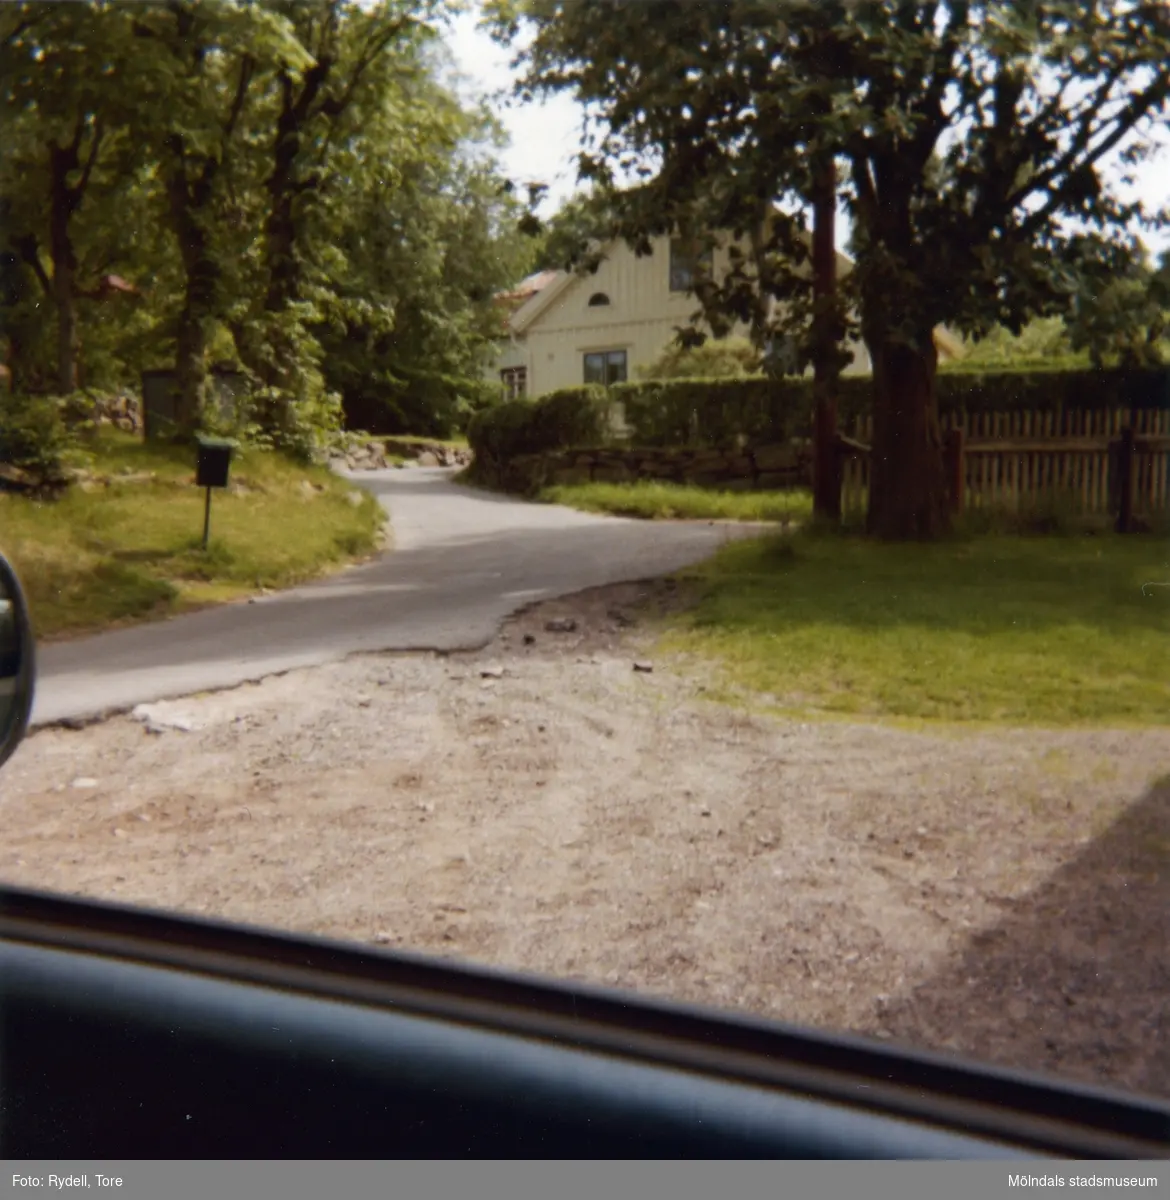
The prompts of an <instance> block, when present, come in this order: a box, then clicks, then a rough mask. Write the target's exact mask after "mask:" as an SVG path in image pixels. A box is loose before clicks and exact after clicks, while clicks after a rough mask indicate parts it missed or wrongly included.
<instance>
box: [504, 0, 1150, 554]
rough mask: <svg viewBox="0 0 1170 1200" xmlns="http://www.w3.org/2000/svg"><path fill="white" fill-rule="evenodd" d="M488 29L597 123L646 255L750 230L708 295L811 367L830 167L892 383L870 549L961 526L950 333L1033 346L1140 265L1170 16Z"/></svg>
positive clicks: (949, 15)
mask: <svg viewBox="0 0 1170 1200" xmlns="http://www.w3.org/2000/svg"><path fill="white" fill-rule="evenodd" d="M493 19H494V23H495V24H494V27H495V29H496V30H497V33H498V34H499V35H500V36H502V37H504V38H511V37H513V36H515V35H516V34H517V33H518V32H520V31H521V30H525V31H526V33H527V35H530V36H528V38H527V41H526V43H525V45H524V49H523V51H522V53H521V54H520V56H519V58H520V61H521V62H523V63H524V64H525V67H526V70H525V76H524V80H523V84H522V87H523V88H524V89H526V90H527V91H528V92H529V93H539V92H542V91H543V92H548V91H558V90H565V91H569V92H571V93H573V94H575V95H576V96H577V97H578V98H579V99H580V100H582V101H583V102H585V104H586V105H587V106H588V111H589V113H590V129H591V136H590V138H589V139H588V140H587V142H586V146H585V152H584V153H583V155H582V170H583V172H584V173H585V174H586V175H587V176H588V177H590V178H592V179H594V180H595V181H597V182H598V183H599V184H600V185H602V186H603V187H606V188H607V189H609V191H610V193H611V198H612V200H613V203H614V204H615V205H617V206H618V207H619V208H620V211H621V214H622V221H623V225H624V232H625V233H626V234H627V236H628V237H629V238H630V239H631V241H632V242H633V243H634V244H635V245H636V246H642V247H643V248H646V246H647V245H648V236H649V235H650V234H652V233H660V232H664V231H666V230H668V229H675V228H680V227H683V226H686V225H690V226H691V227H693V228H694V229H696V230H701V229H704V228H706V229H723V230H731V231H733V232H736V233H739V234H742V235H743V236H744V238H745V239H746V241H747V243H748V244H749V246H750V253H748V254H746V255H744V256H743V257H742V259H741V260H740V261H737V262H735V263H733V269H732V271H731V274H730V276H729V277H728V278H727V279H725V280H710V281H706V282H705V284H701V286H700V287H699V288H698V294H699V299H700V301H701V304H702V312H703V315H704V316H706V317H707V319H708V321H709V322H710V323H712V324H716V323H717V321H718V320H720V319H722V320H723V321H725V322H726V321H727V320H729V319H733V318H739V319H747V320H748V321H749V324H750V326H751V328H752V329H753V333H754V335H755V336H756V337H757V339H759V340H762V341H764V340H768V339H770V338H772V337H774V336H776V335H777V334H778V333H795V334H796V335H797V336H798V339H799V341H800V343H801V344H802V345H803V346H804V347H805V350H806V356H807V357H809V358H811V357H813V355H814V353H815V352H816V351H817V349H818V343H817V339H815V338H813V337H812V336H811V332H810V331H811V330H812V329H813V327H814V322H813V319H812V318H813V315H814V313H816V311H817V307H816V300H817V297H815V296H814V295H813V293H812V286H811V278H810V274H809V272H808V271H807V269H803V263H804V261H805V255H806V254H807V251H806V250H805V249H803V247H804V246H806V245H807V242H806V239H805V238H804V236H803V228H804V213H805V211H806V209H807V205H808V201H809V198H810V196H811V195H812V194H813V192H814V190H815V175H814V172H815V171H816V170H817V169H818V168H820V169H821V170H824V164H825V163H826V162H828V161H831V162H832V163H833V164H835V165H836V167H837V169H838V171H839V172H840V178H841V184H842V195H843V198H844V200H845V202H846V204H847V205H848V207H849V210H850V213H851V216H852V220H853V224H854V231H853V232H854V238H853V244H854V247H855V254H856V264H855V267H854V270H853V271H852V272H851V274H850V276H849V277H848V279H847V280H846V281H843V288H842V291H843V293H844V294H843V296H842V301H843V302H844V301H845V300H847V301H848V302H849V303H850V304H851V305H852V311H854V312H855V313H856V315H857V319H858V321H859V325H860V331H861V334H862V336H863V338H864V340H865V342H866V345H867V347H868V349H869V352H870V355H871V358H872V361H873V367H874V436H873V446H872V458H871V487H870V507H869V528H870V530H871V532H872V533H874V534H876V535H879V536H883V537H890V538H906V537H933V536H937V535H938V534H940V533H942V532H943V531H944V530H945V529H946V526H947V504H946V494H945V482H944V476H943V469H942V456H941V438H940V432H939V422H938V413H937V403H936V399H935V372H936V367H937V358H936V353H935V349H934V340H933V330H934V328H935V326H936V325H938V324H939V323H947V324H949V325H951V326H954V327H956V328H958V329H960V330H962V331H964V332H972V333H980V332H982V331H984V330H986V329H988V328H990V327H991V326H992V325H994V324H995V323H999V324H1002V325H1005V326H1007V327H1008V328H1011V329H1019V328H1020V327H1021V326H1022V324H1023V323H1024V322H1025V321H1026V320H1027V319H1028V318H1029V317H1031V316H1034V315H1037V314H1039V315H1045V314H1050V313H1054V312H1060V311H1067V310H1068V309H1069V308H1070V306H1071V304H1072V303H1073V299H1074V297H1075V296H1076V295H1077V294H1078V293H1079V292H1080V290H1081V283H1082V280H1083V278H1084V274H1085V271H1086V270H1088V269H1091V268H1092V267H1093V266H1094V265H1095V264H1100V263H1101V262H1102V261H1109V262H1113V263H1115V264H1116V263H1124V262H1128V261H1132V260H1133V259H1134V258H1135V257H1136V255H1137V253H1138V248H1137V243H1136V240H1135V236H1134V234H1135V231H1136V228H1137V223H1138V222H1139V220H1140V219H1141V218H1142V216H1143V213H1142V211H1141V208H1140V206H1139V205H1137V204H1131V203H1127V202H1125V201H1123V200H1122V199H1121V198H1120V197H1119V195H1118V194H1117V192H1116V191H1115V190H1113V189H1112V188H1111V187H1110V184H1109V182H1108V180H1107V177H1106V169H1107V167H1108V166H1109V165H1110V164H1111V163H1115V162H1120V163H1121V164H1122V165H1125V164H1129V165H1133V164H1134V163H1136V162H1137V161H1138V160H1140V158H1141V157H1142V155H1143V153H1145V151H1146V148H1147V147H1148V144H1149V141H1148V134H1149V130H1150V126H1151V124H1152V123H1153V122H1155V121H1159V120H1162V119H1164V117H1165V114H1166V112H1167V101H1168V97H1170V73H1168V72H1167V71H1166V69H1165V63H1166V62H1167V61H1170V8H1168V7H1167V5H1166V4H1165V3H1164V0H1025V2H1023V3H1021V2H1019V0H1014V2H1011V3H1008V2H1004V0H934V2H932V3H909V2H904V0H824V2H821V0H818V2H817V3H816V4H810V3H804V2H801V0H792V2H790V3H782V2H778V0H727V2H726V3H722V4H720V5H699V4H691V3H686V2H679V0H595V2H592V3H589V4H581V3H577V2H575V0H563V2H562V0H519V2H518V3H510V2H508V0H504V2H503V3H500V4H498V5H496V6H495V8H494V18H493ZM639 172H641V175H642V178H641V181H640V182H636V183H634V184H631V183H630V179H631V173H633V174H634V177H635V179H636V178H637V173H639ZM772 300H777V301H780V303H779V304H778V305H775V306H772V305H770V301H772ZM822 307H823V306H822ZM822 327H823V326H822Z"/></svg>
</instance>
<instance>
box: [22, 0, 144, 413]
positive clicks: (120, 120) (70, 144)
mask: <svg viewBox="0 0 1170 1200" xmlns="http://www.w3.org/2000/svg"><path fill="white" fill-rule="evenodd" d="M132 50H133V33H132V20H131V14H130V12H129V11H128V10H127V9H126V8H124V7H118V6H116V5H111V4H105V3H95V4H90V5H83V4H53V5H45V4H13V5H7V6H5V8H4V10H3V11H2V12H0V79H2V80H3V86H2V91H0V129H2V130H3V140H4V157H3V161H2V163H0V194H3V196H4V199H5V217H4V227H5V228H4V234H5V238H6V241H7V244H8V247H9V248H10V251H11V252H12V253H13V254H14V255H15V257H16V258H18V259H19V260H20V261H21V262H22V263H23V264H24V266H25V268H26V269H27V270H28V271H30V272H31V274H32V276H33V277H34V278H35V279H36V281H37V283H38V285H39V287H40V290H41V293H42V299H43V300H44V301H46V302H47V303H48V304H49V305H50V306H51V307H52V310H53V311H54V313H55V316H56V326H57V328H56V386H57V390H58V391H60V392H61V393H68V392H71V391H73V390H74V389H75V388H76V387H77V385H78V359H79V350H80V336H79V311H78V310H79V304H80V302H81V301H82V299H83V298H84V297H85V295H86V294H87V293H92V291H93V287H94V282H95V281H94V280H93V279H92V278H90V279H86V278H85V277H84V269H83V264H82V262H81V258H80V252H79V248H78V224H79V218H80V217H81V216H82V215H83V214H82V213H81V210H82V208H83V206H86V205H88V207H89V208H90V209H92V208H93V206H94V205H95V204H98V205H100V204H102V203H103V202H104V203H109V202H110V200H111V199H112V197H113V196H114V195H115V194H116V192H117V191H118V189H119V187H120V176H121V175H122V174H124V173H125V172H126V171H127V170H131V169H132V167H133V159H134V154H135V150H136V149H137V147H135V146H134V145H133V143H131V142H130V141H129V140H128V139H127V137H126V126H127V122H128V120H129V118H130V115H131V110H130V108H129V107H128V100H129V99H130V97H131V96H132V95H133V90H134V89H133V84H132V82H131V76H132V74H133V71H134V66H135V58H134V55H133V53H132ZM95 190H96V191H97V192H98V193H100V194H99V195H98V196H96V197H95V196H94V195H93V192H94V191H95Z"/></svg>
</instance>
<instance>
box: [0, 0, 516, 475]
mask: <svg viewBox="0 0 1170 1200" xmlns="http://www.w3.org/2000/svg"><path fill="white" fill-rule="evenodd" d="M446 7H447V5H446V0H424V2H423V3H412V4H406V3H403V2H400V0H380V2H379V3H374V4H363V5H357V4H354V3H350V2H349V0H305V2H303V3H287V2H286V0H260V2H259V3H247V2H244V0H223V2H222V3H216V4H211V5H209V4H202V3H197V2H194V0H176V2H175V3H167V4H164V3H148V4H142V5H125V4H116V3H98V2H95V3H92V4H70V5H59V4H52V3H46V2H44V0H41V2H37V3H31V4H9V5H4V6H0V78H3V79H4V85H5V86H4V91H3V94H2V95H0V123H2V127H3V129H4V134H5V154H4V157H3V160H2V161H0V236H2V239H3V240H2V241H0V335H3V339H4V340H5V341H6V342H7V346H6V347H5V348H6V350H7V352H8V358H9V362H10V365H11V367H12V370H13V375H14V382H15V384H16V386H17V387H18V388H20V389H22V390H25V391H34V390H35V391H45V392H48V391H55V390H60V388H59V386H58V385H59V371H58V345H59V341H58V336H57V328H56V327H57V323H58V318H59V316H60V310H61V305H60V304H59V299H60V296H61V295H63V294H65V293H68V294H69V295H70V296H71V298H72V299H71V303H72V306H73V308H74V309H75V317H76V341H77V347H76V366H77V375H78V377H79V381H80V385H81V386H86V387H97V388H114V387H124V386H127V385H135V384H137V382H138V379H139V377H140V374H141V372H142V371H143V370H145V369H150V368H159V367H174V366H175V365H176V362H177V361H178V364H179V366H180V368H181V370H182V372H184V379H185V380H187V381H188V382H190V384H191V386H190V388H189V389H188V390H187V391H185V392H184V395H189V396H194V397H195V401H196V406H197V407H200V406H201V400H202V398H203V397H205V396H206V395H207V394H208V389H207V388H206V387H205V386H203V384H202V383H201V382H200V380H199V378H198V376H199V375H200V374H201V373H202V372H204V371H205V370H206V368H207V367H208V366H210V365H211V364H212V363H214V362H216V361H218V360H219V359H221V358H228V359H231V360H233V361H242V362H243V363H244V364H245V365H246V366H247V367H248V368H249V369H250V372H251V375H252V379H253V383H254V387H253V392H252V397H251V400H250V403H249V404H248V405H247V406H245V409H242V410H241V411H240V412H237V413H235V414H233V415H232V416H231V419H230V421H228V424H229V425H230V426H231V427H232V429H231V431H232V432H236V433H238V434H240V435H241V436H244V437H246V438H247V439H249V440H252V441H254V442H257V444H265V445H272V446H280V447H282V448H284V449H286V450H288V451H290V452H292V453H294V454H296V455H298V456H301V457H303V456H304V455H306V454H308V453H310V451H311V448H312V447H313V446H315V445H318V444H319V443H320V442H321V441H322V439H323V438H325V437H327V436H328V434H329V432H330V431H331V430H332V429H334V428H335V427H336V426H337V425H338V423H339V422H340V421H342V420H343V419H344V411H343V409H342V407H341V404H340V401H339V397H340V398H341V401H344V404H345V406H346V407H352V408H353V409H354V410H355V412H357V413H358V414H359V415H361V410H362V406H363V405H365V407H366V409H372V410H375V411H378V412H381V413H382V421H381V425H382V427H384V428H386V429H387V430H388V431H389V430H400V429H412V430H422V431H427V432H437V433H449V432H453V431H454V430H456V429H458V428H460V427H461V425H462V424H463V423H465V422H466V420H467V419H468V418H469V416H470V415H471V413H472V412H474V411H476V410H477V409H478V408H481V407H483V406H485V405H486V404H487V403H489V401H490V400H491V399H492V397H491V395H490V391H489V389H487V388H486V387H485V386H484V385H483V383H482V382H481V380H482V379H483V376H484V373H485V369H486V367H487V365H488V364H489V363H490V361H491V357H492V355H493V353H494V338H495V336H496V335H497V334H498V332H499V313H498V311H497V310H496V309H495V306H494V305H493V304H492V294H493V292H494V291H496V290H498V289H499V288H500V287H502V286H504V285H506V284H507V283H509V282H511V281H512V280H513V279H514V278H516V276H517V273H518V272H522V271H523V269H524V268H525V266H526V265H527V257H526V256H527V255H528V254H529V253H530V251H531V245H530V243H529V242H528V240H527V239H525V238H524V237H522V236H521V235H520V234H519V233H518V232H517V230H516V228H515V224H516V221H515V216H516V213H517V212H518V211H519V205H518V203H517V202H515V201H513V200H512V199H510V198H509V197H507V196H506V195H505V194H504V191H503V187H502V179H501V176H500V170H499V166H498V161H497V153H498V150H499V147H500V144H501V140H500V139H501V135H500V130H499V127H498V126H497V125H496V124H495V122H494V120H493V119H492V118H491V117H490V115H489V114H488V113H487V112H486V110H485V109H484V108H483V107H482V106H476V105H469V104H466V103H465V102H464V101H462V100H461V99H460V97H459V95H458V94H457V93H456V92H455V91H454V90H453V85H451V84H450V83H449V82H448V80H447V72H448V68H449V66H450V63H449V59H447V58H445V57H444V55H443V52H442V47H441V45H440V44H439V43H438V40H437V33H438V29H439V28H440V25H439V19H440V18H441V17H442V15H443V12H444V11H445V9H446ZM50 145H55V146H57V147H58V149H59V150H60V151H61V154H64V155H66V157H68V156H69V155H73V154H74V152H76V158H77V164H76V167H75V168H74V169H72V170H71V171H70V172H67V173H66V174H65V176H63V177H62V178H63V179H64V183H65V185H66V186H67V188H68V189H72V190H70V191H69V192H68V194H67V195H66V194H65V193H61V192H60V189H58V191H59V197H58V198H61V197H64V200H63V204H64V208H65V209H68V212H67V222H66V226H65V228H66V232H67V235H68V239H67V240H68V251H67V253H66V252H59V250H60V246H61V244H62V243H61V239H60V238H57V240H56V241H55V240H54V237H53V231H52V229H51V228H50V224H51V222H50V214H51V212H52V211H53V207H52V203H51V201H52V194H53V193H52V186H51V185H52V183H53V180H52V178H51V172H50V170H49V165H48V164H49V155H48V153H47V149H48V147H49V146H50ZM64 161H65V159H61V162H64ZM83 185H84V186H83ZM59 207H60V206H59ZM69 272H71V273H72V275H71V277H72V283H70V282H69V280H68V279H67V278H66V276H67V274H69ZM111 274H112V275H117V276H120V277H121V278H122V279H123V280H125V281H128V283H129V284H130V285H131V288H132V289H134V290H125V289H122V288H120V287H118V288H115V289H113V290H111V289H110V288H108V287H105V286H104V285H103V282H102V281H103V279H104V278H105V277H106V276H107V275H111ZM184 386H186V384H184ZM193 418H194V421H195V423H198V422H199V420H200V414H199V413H198V412H196V413H195V414H193ZM202 420H203V423H204V424H206V425H207V426H208V427H209V428H210V427H212V426H216V427H218V426H219V425H221V424H222V423H223V421H222V419H221V417H220V415H219V414H218V412H216V411H207V412H204V413H202ZM361 423H362V424H369V425H370V426H371V427H373V426H374V425H375V424H376V423H375V422H373V421H370V422H367V421H365V420H364V419H363V420H362V421H361Z"/></svg>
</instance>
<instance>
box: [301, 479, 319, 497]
mask: <svg viewBox="0 0 1170 1200" xmlns="http://www.w3.org/2000/svg"><path fill="white" fill-rule="evenodd" d="M300 492H301V495H302V496H304V498H305V499H306V500H314V499H316V496H317V489H316V488H315V487H314V486H313V485H312V484H311V483H310V482H309V481H308V480H307V479H302V480H301V483H300Z"/></svg>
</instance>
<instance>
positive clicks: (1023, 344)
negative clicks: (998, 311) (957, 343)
mask: <svg viewBox="0 0 1170 1200" xmlns="http://www.w3.org/2000/svg"><path fill="white" fill-rule="evenodd" d="M1081 358H1082V356H1079V355H1076V354H1075V353H1074V351H1073V346H1072V340H1071V338H1070V336H1069V332H1068V328H1067V326H1066V325H1065V322H1064V320H1063V319H1062V318H1061V317H1041V318H1037V319H1036V320H1034V321H1030V322H1029V323H1028V324H1027V325H1026V326H1024V328H1023V329H1021V330H1020V332H1019V333H1018V334H1013V333H1012V332H1011V331H1010V330H1009V329H1005V328H1004V326H1002V325H996V326H995V327H994V328H992V329H990V330H989V331H988V332H987V333H986V334H985V335H984V336H983V337H981V338H979V339H978V340H976V341H973V342H971V343H969V344H968V346H967V353H966V354H965V355H964V356H963V357H962V358H961V359H959V360H958V361H957V362H955V363H952V364H949V365H948V366H947V367H946V369H947V370H952V371H953V370H980V371H987V370H1012V369H1013V368H1015V369H1019V368H1020V367H1021V366H1024V367H1027V366H1030V365H1033V364H1038V365H1043V364H1045V363H1058V364H1061V365H1065V366H1068V365H1071V364H1072V363H1074V362H1076V361H1077V360H1078V359H1081ZM1080 365H1082V366H1088V365H1089V362H1088V356H1087V355H1086V356H1083V359H1082V361H1081V362H1080Z"/></svg>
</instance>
